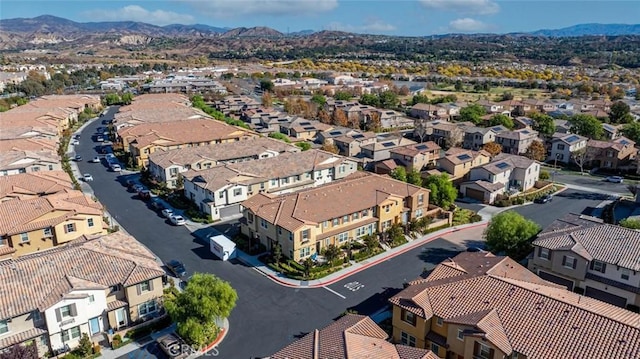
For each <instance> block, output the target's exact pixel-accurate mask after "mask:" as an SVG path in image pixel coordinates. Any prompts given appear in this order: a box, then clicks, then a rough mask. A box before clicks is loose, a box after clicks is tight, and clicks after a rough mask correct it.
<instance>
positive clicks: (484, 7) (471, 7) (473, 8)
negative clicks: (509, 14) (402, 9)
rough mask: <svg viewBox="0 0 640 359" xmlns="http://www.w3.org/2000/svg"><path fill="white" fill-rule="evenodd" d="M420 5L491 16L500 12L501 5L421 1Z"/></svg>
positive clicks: (477, 1) (483, 0)
mask: <svg viewBox="0 0 640 359" xmlns="http://www.w3.org/2000/svg"><path fill="white" fill-rule="evenodd" d="M420 4H422V6H424V7H426V8H427V9H433V10H444V11H452V12H457V13H462V14H477V15H489V14H495V13H497V12H498V11H500V5H498V4H497V3H496V2H493V1H491V0H420Z"/></svg>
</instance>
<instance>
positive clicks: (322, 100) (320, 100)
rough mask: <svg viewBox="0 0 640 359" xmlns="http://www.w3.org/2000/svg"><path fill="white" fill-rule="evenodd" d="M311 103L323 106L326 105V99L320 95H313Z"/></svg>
mask: <svg viewBox="0 0 640 359" xmlns="http://www.w3.org/2000/svg"><path fill="white" fill-rule="evenodd" d="M311 102H315V103H317V104H318V106H324V105H325V104H326V103H327V98H326V97H324V96H323V95H321V94H315V95H313V96H311Z"/></svg>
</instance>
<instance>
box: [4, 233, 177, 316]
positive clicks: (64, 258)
mask: <svg viewBox="0 0 640 359" xmlns="http://www.w3.org/2000/svg"><path fill="white" fill-rule="evenodd" d="M162 275H164V271H163V270H162V267H161V266H160V265H159V264H158V263H157V262H156V260H155V257H154V255H153V254H152V253H151V252H149V250H147V249H146V248H145V247H144V246H142V244H140V243H139V242H138V241H136V240H135V239H134V238H133V237H131V236H129V235H128V234H125V233H123V232H122V231H119V232H115V233H112V234H109V235H104V236H98V237H93V238H84V239H82V240H79V241H75V242H72V243H69V244H67V245H64V246H60V247H56V248H54V249H51V250H47V251H42V252H38V253H32V254H28V255H25V256H22V257H20V258H17V259H9V260H5V261H1V262H0V298H2V299H3V304H2V305H1V306H0V318H3V319H4V318H12V317H15V316H17V315H21V314H24V313H28V312H30V311H33V310H35V309H40V310H43V309H46V308H48V307H49V306H51V305H53V304H55V303H56V302H57V301H59V300H60V299H61V298H62V296H64V295H66V294H68V293H69V292H70V291H71V290H73V289H83V288H85V289H86V288H108V287H111V286H114V285H116V284H122V285H124V286H128V285H133V284H136V283H139V282H141V281H144V280H148V279H153V278H158V277H161V276H162Z"/></svg>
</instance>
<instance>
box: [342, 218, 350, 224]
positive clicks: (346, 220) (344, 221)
mask: <svg viewBox="0 0 640 359" xmlns="http://www.w3.org/2000/svg"><path fill="white" fill-rule="evenodd" d="M342 223H343V224H344V223H349V216H343V217H342Z"/></svg>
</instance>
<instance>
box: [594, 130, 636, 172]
mask: <svg viewBox="0 0 640 359" xmlns="http://www.w3.org/2000/svg"><path fill="white" fill-rule="evenodd" d="M635 145H636V143H635V142H634V141H631V140H630V139H628V138H626V137H624V136H620V137H618V138H616V139H615V140H611V141H598V140H589V141H588V142H587V160H588V163H587V165H588V166H590V167H598V168H602V169H606V170H619V169H624V168H625V167H628V166H631V165H632V164H633V163H634V161H635V159H636V155H637V153H638V150H637V149H636V148H635Z"/></svg>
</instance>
